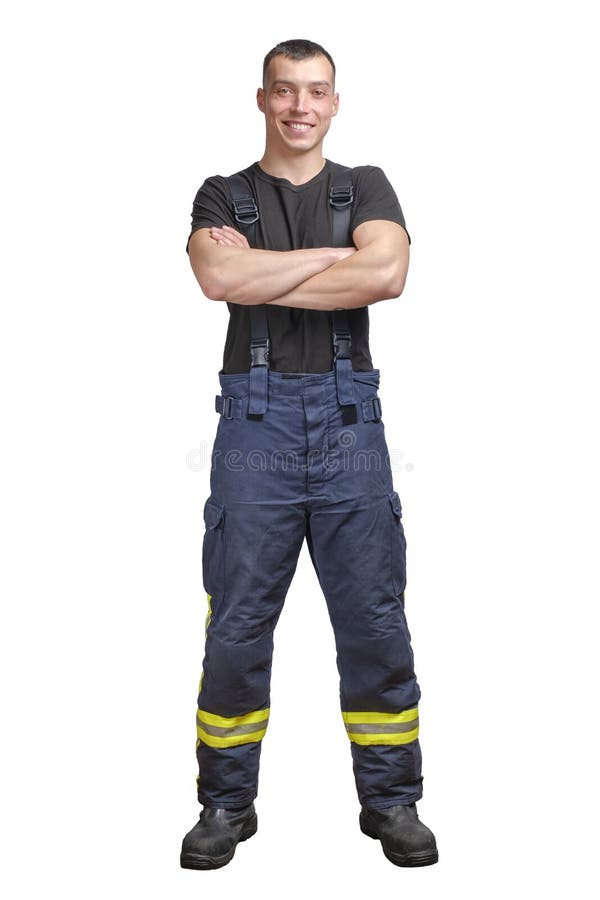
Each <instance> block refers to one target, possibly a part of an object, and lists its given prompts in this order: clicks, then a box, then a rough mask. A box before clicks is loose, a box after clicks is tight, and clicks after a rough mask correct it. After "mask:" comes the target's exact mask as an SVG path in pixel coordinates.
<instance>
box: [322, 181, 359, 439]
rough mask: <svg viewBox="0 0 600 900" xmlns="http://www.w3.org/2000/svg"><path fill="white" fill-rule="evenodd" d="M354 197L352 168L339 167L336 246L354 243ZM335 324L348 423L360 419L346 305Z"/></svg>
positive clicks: (334, 194) (332, 199)
mask: <svg viewBox="0 0 600 900" xmlns="http://www.w3.org/2000/svg"><path fill="white" fill-rule="evenodd" d="M353 199H354V189H353V186H352V170H351V169H346V168H342V167H339V170H338V172H337V173H336V174H335V175H334V176H333V178H332V183H331V188H330V189H329V203H330V205H331V208H332V210H333V246H334V247H349V246H350V244H351V241H350V217H351V212H352V201H353ZM331 327H332V337H333V360H334V366H335V381H336V388H337V398H338V403H339V404H340V406H341V407H342V421H343V423H344V425H353V424H354V423H355V422H356V421H357V415H356V401H355V399H354V381H353V378H352V340H351V337H350V325H349V322H348V313H347V311H346V310H345V309H336V310H334V311H333V313H332V316H331Z"/></svg>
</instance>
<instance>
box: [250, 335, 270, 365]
mask: <svg viewBox="0 0 600 900" xmlns="http://www.w3.org/2000/svg"><path fill="white" fill-rule="evenodd" d="M269 355H270V352H269V338H265V339H263V340H260V341H250V365H251V367H252V368H254V366H266V365H268V363H269Z"/></svg>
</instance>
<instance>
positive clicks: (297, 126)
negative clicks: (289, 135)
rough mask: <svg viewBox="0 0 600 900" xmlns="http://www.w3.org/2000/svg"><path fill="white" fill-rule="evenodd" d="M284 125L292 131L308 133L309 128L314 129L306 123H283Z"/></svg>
mask: <svg viewBox="0 0 600 900" xmlns="http://www.w3.org/2000/svg"><path fill="white" fill-rule="evenodd" d="M284 125H287V127H288V128H291V129H292V130H293V131H308V130H309V129H310V128H314V126H313V125H310V124H309V123H307V122H284Z"/></svg>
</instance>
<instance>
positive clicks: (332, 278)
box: [269, 244, 407, 310]
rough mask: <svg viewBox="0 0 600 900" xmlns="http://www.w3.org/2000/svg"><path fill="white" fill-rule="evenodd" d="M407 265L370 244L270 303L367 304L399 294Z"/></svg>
mask: <svg viewBox="0 0 600 900" xmlns="http://www.w3.org/2000/svg"><path fill="white" fill-rule="evenodd" d="M406 268H407V267H406V266H404V265H401V264H399V261H398V260H397V259H395V258H393V257H392V258H390V255H389V253H387V252H386V250H385V248H383V249H382V248H380V247H378V246H376V245H375V244H369V245H368V246H366V247H364V248H363V249H362V250H358V251H357V252H356V253H354V254H353V255H352V256H349V257H348V258H346V259H343V260H341V261H340V262H338V263H336V264H335V265H333V266H331V267H329V268H328V269H327V270H325V271H322V272H319V273H317V274H315V275H313V276H312V277H310V278H308V279H307V280H305V281H303V282H302V284H299V285H297V286H295V287H294V288H292V289H291V290H289V291H287V292H283V291H282V292H281V293H280V296H278V297H276V298H275V299H273V300H271V301H269V302H270V304H271V305H272V306H293V307H298V308H301V309H318V310H332V309H354V308H356V307H359V306H368V305H369V304H371V303H376V302H377V301H379V300H389V299H392V298H393V297H399V296H400V294H401V293H402V290H403V288H404V282H405V280H406Z"/></svg>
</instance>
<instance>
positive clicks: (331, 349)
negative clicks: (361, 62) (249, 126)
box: [181, 40, 438, 869]
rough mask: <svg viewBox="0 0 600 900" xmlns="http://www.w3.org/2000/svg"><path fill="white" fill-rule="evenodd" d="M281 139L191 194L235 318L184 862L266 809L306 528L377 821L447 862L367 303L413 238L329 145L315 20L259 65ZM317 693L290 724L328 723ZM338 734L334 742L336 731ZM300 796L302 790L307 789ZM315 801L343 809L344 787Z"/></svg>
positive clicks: (387, 283) (330, 102)
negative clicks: (337, 803)
mask: <svg viewBox="0 0 600 900" xmlns="http://www.w3.org/2000/svg"><path fill="white" fill-rule="evenodd" d="M257 104H258V108H259V110H260V111H261V113H263V114H264V117H265V128H266V142H265V152H264V154H263V156H262V158H261V159H260V161H259V162H256V163H253V164H252V165H251V166H249V167H248V168H247V169H244V170H242V171H241V172H238V173H236V174H235V175H233V176H230V177H229V178H224V177H221V176H214V177H212V178H209V179H207V180H206V181H205V183H204V184H203V185H202V187H201V188H200V190H199V191H198V193H197V195H196V199H195V201H194V207H193V212H192V232H191V234H190V238H189V240H188V252H189V257H190V262H191V265H192V268H193V271H194V274H195V275H196V278H197V279H198V282H199V284H200V286H201V288H202V291H203V293H204V294H205V295H206V297H208V298H210V299H211V300H214V301H217V302H219V301H221V302H222V301H225V302H226V303H227V307H228V311H229V324H228V331H227V336H226V340H225V348H224V354H223V367H222V369H221V371H220V372H219V380H220V386H221V392H220V394H219V395H217V397H216V400H215V406H216V411H217V412H218V413H219V414H220V418H219V421H218V426H217V435H216V440H215V445H214V450H213V456H212V467H211V484H210V487H211V490H210V496H209V497H208V499H207V500H206V504H205V507H204V522H205V528H206V530H205V535H204V543H203V552H202V561H203V578H204V587H205V589H206V591H207V594H208V615H207V619H206V646H205V655H204V663H203V667H202V674H201V677H200V685H199V692H198V708H197V715H196V723H197V742H196V754H197V760H198V767H199V774H198V778H197V790H198V800H199V802H200V803H201V804H202V805H203V809H202V812H201V814H200V819H199V821H198V822H197V823H196V825H195V826H194V828H193V829H192V830H191V831H190V832H188V834H187V835H186V836H185V838H184V840H183V847H182V852H181V865H182V866H183V867H184V868H192V869H209V868H210V869H212V868H218V867H220V866H223V865H225V864H226V863H228V862H229V861H230V860H231V858H232V857H233V854H234V852H235V848H236V846H237V844H238V843H239V842H240V841H243V840H246V839H247V838H249V837H251V836H252V835H253V834H254V833H255V831H256V828H257V819H256V812H255V809H254V802H253V801H254V799H255V798H256V796H257V791H258V770H259V757H260V747H261V741H262V739H263V737H264V735H265V733H266V730H267V725H268V720H269V709H270V675H271V660H272V653H273V632H274V629H275V626H276V624H277V620H278V618H279V615H280V612H281V609H282V607H283V603H284V600H285V596H286V594H287V591H288V588H289V585H290V582H291V580H292V577H293V575H294V571H295V568H296V564H297V561H298V556H299V553H300V550H301V548H302V545H303V542H304V540H305V539H306V542H307V545H308V549H309V553H310V557H311V560H312V563H313V565H314V568H315V571H316V573H317V576H318V580H319V584H320V586H321V588H322V590H323V593H324V595H325V599H326V602H327V606H328V611H329V616H330V619H331V623H332V626H333V630H334V634H335V640H336V649H337V664H338V670H339V675H340V705H341V714H342V721H343V723H344V725H345V728H346V731H347V734H348V737H349V740H350V749H351V752H352V760H353V766H354V776H355V782H356V788H357V792H358V797H359V800H360V803H361V811H360V827H361V829H362V831H363V832H364V833H365V834H367V835H369V836H370V837H373V838H378V839H379V840H380V841H381V844H382V847H383V851H384V853H385V855H386V856H387V857H388V859H390V860H391V861H392V862H393V863H395V864H396V865H399V866H424V865H429V864H431V863H435V862H437V859H438V851H437V847H436V841H435V838H434V835H433V834H432V832H431V831H430V829H429V828H427V827H426V826H425V825H424V824H423V823H422V822H421V821H420V820H419V817H418V815H417V809H416V801H417V800H418V799H420V798H421V796H422V781H423V778H422V775H421V750H420V745H419V739H418V734H419V720H418V702H419V699H420V689H419V686H418V683H417V679H416V676H415V671H414V660H413V651H412V647H411V637H410V632H409V629H408V625H407V621H406V616H405V612H404V607H405V597H404V591H405V587H406V539H405V535H404V528H403V523H402V506H401V503H400V498H399V496H398V494H397V492H396V491H395V490H394V486H393V482H392V473H391V468H390V461H389V454H388V450H387V446H386V442H385V436H384V426H383V422H382V409H381V401H380V399H379V396H378V387H379V370H378V369H375V368H373V362H372V359H371V354H370V350H369V318H368V307H369V306H370V305H371V304H373V303H376V302H379V301H382V300H388V299H392V298H395V297H398V296H399V295H400V294H401V293H402V290H403V288H404V283H405V279H406V273H407V269H408V261H409V243H410V239H409V237H408V233H407V231H406V227H405V222H404V217H403V214H402V210H401V208H400V205H399V203H398V199H397V197H396V194H395V193H394V190H393V188H392V187H391V185H390V183H389V182H388V180H387V178H386V177H385V175H384V173H383V172H382V170H381V169H379V168H376V167H374V166H366V165H365V166H358V167H356V168H354V169H348V168H346V167H344V166H341V165H338V164H336V163H333V162H331V161H330V160H328V159H326V158H325V157H324V156H323V140H324V138H325V135H326V134H327V132H328V130H329V127H330V125H331V121H332V119H333V117H334V116H336V115H337V113H338V107H339V96H338V94H337V93H336V90H335V66H334V63H333V60H332V58H331V56H330V55H329V53H327V51H326V50H324V49H323V47H321V46H320V45H319V44H315V43H313V42H311V41H307V40H294V41H286V42H284V43H282V44H278V45H277V46H276V47H275V48H273V50H271V51H270V52H269V53H268V54H267V56H266V58H265V60H264V66H263V85H262V87H260V88H259V89H258V92H257ZM316 702H318V697H314V696H310V697H307V698H306V707H305V708H303V709H299V710H298V711H297V712H298V733H297V735H296V736H293V735H292V736H290V739H291V740H294V739H296V740H306V739H308V740H312V741H314V742H315V743H319V735H318V734H313V733H312V732H311V725H310V709H311V707H312V706H313V705H314V704H315V703H316ZM321 751H322V752H326V751H327V748H326V747H321ZM294 799H295V798H294ZM310 799H311V802H312V803H313V804H314V805H315V806H316V807H317V808H319V809H321V810H322V811H323V812H324V813H326V814H327V815H328V816H330V817H331V816H332V811H331V809H330V807H329V804H330V803H331V798H329V797H312V798H310Z"/></svg>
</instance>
